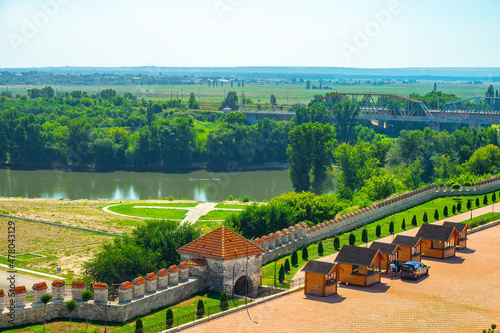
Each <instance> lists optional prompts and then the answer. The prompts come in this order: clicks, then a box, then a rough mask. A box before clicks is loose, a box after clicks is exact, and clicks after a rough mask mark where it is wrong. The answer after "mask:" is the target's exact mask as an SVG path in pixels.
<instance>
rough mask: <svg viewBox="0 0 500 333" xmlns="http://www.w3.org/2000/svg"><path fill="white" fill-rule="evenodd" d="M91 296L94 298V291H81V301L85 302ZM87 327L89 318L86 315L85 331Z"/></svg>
mask: <svg viewBox="0 0 500 333" xmlns="http://www.w3.org/2000/svg"><path fill="white" fill-rule="evenodd" d="M93 298H94V293H93V292H92V290H90V289H87V290H85V291H83V292H82V301H84V302H85V303H87V302H88V301H90V300H91V299H93ZM88 328H89V318H88V316H87V318H85V332H87V329H88Z"/></svg>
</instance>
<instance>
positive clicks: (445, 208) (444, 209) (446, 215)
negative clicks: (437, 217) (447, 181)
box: [443, 206, 448, 217]
mask: <svg viewBox="0 0 500 333" xmlns="http://www.w3.org/2000/svg"><path fill="white" fill-rule="evenodd" d="M443 216H445V217H448V206H444V208H443Z"/></svg>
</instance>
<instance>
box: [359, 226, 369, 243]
mask: <svg viewBox="0 0 500 333" xmlns="http://www.w3.org/2000/svg"><path fill="white" fill-rule="evenodd" d="M361 241H362V242H363V243H368V231H367V230H366V229H365V228H363V231H362V232H361Z"/></svg>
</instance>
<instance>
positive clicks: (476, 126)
mask: <svg viewBox="0 0 500 333" xmlns="http://www.w3.org/2000/svg"><path fill="white" fill-rule="evenodd" d="M473 127H474V128H477V129H478V130H480V129H481V124H478V123H469V128H473Z"/></svg>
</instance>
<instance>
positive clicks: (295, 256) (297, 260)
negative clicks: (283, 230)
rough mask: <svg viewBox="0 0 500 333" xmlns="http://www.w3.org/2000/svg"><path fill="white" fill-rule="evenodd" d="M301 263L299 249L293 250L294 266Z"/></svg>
mask: <svg viewBox="0 0 500 333" xmlns="http://www.w3.org/2000/svg"><path fill="white" fill-rule="evenodd" d="M298 263H299V256H298V254H297V250H293V252H292V266H294V267H295V266H297V265H298Z"/></svg>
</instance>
